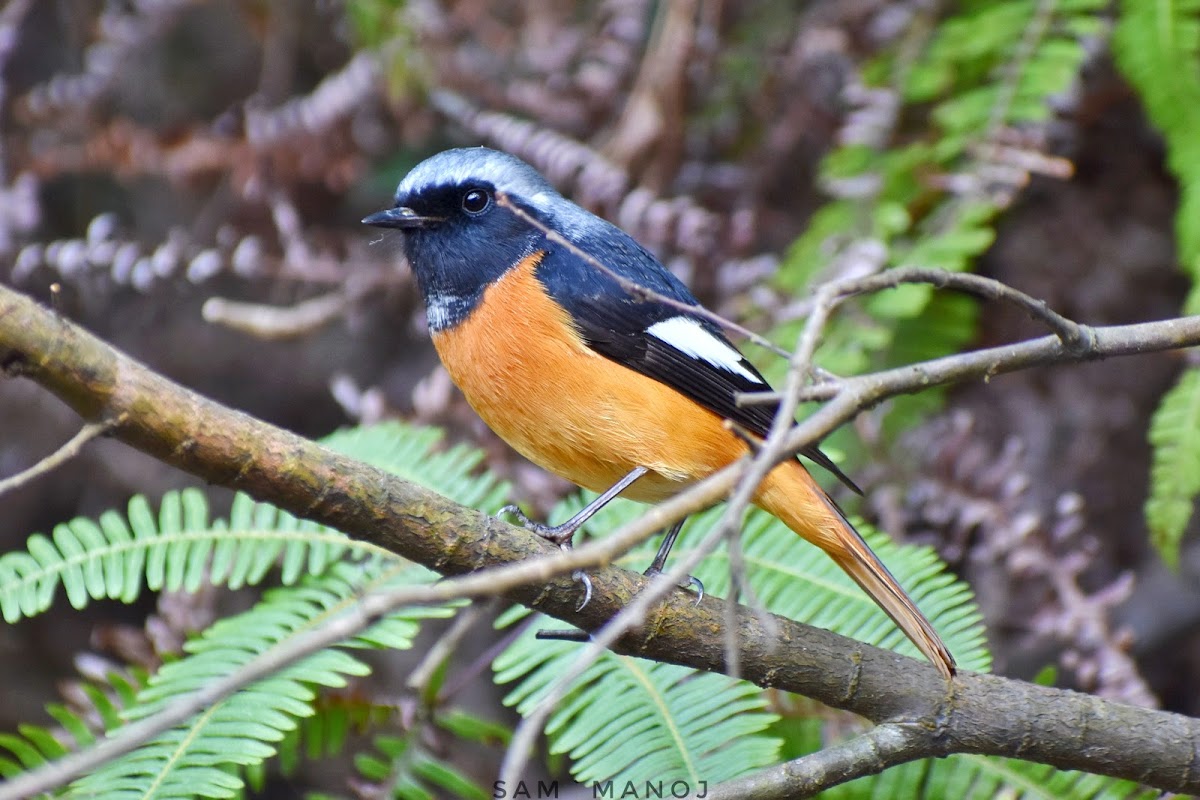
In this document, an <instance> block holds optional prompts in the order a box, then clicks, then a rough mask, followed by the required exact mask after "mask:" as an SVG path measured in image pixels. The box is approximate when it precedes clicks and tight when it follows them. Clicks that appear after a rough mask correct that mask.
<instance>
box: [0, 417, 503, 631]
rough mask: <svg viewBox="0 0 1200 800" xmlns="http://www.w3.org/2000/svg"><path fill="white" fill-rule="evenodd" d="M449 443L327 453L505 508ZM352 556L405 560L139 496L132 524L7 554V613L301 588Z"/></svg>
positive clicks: (172, 499) (402, 438) (283, 521)
mask: <svg viewBox="0 0 1200 800" xmlns="http://www.w3.org/2000/svg"><path fill="white" fill-rule="evenodd" d="M441 437H442V434H441V431H438V430H437V429H434V428H418V427H413V426H408V425H403V424H400V423H384V424H381V425H375V426H372V427H369V428H357V429H351V430H347V431H342V432H339V433H335V434H333V435H332V436H330V437H329V438H328V439H326V440H325V444H326V445H327V446H329V447H331V448H333V449H335V450H339V451H341V452H344V453H346V454H347V455H351V456H353V457H355V458H359V459H360V460H363V461H366V462H368V463H371V464H374V465H376V466H378V467H380V468H382V469H386V470H388V471H389V472H392V473H393V474H396V475H398V476H400V477H402V478H404V479H406V480H411V481H413V482H416V483H420V484H422V485H424V486H428V487H429V488H431V489H433V490H435V491H437V492H439V493H441V494H444V495H446V496H448V497H450V498H452V499H454V500H456V501H458V502H460V503H463V504H464V505H470V506H473V507H476V508H481V509H483V510H485V511H496V510H497V509H499V508H500V506H501V505H502V504H503V503H504V500H505V497H506V496H507V493H508V487H507V485H506V484H504V483H502V482H500V481H498V480H496V479H495V478H494V477H493V476H491V475H489V474H488V473H486V472H479V471H478V470H477V467H478V465H479V463H480V461H481V460H482V458H483V454H482V452H481V451H479V450H477V449H471V448H467V447H463V446H457V447H451V448H448V449H446V450H444V451H440V452H438V451H436V450H435V448H436V447H437V446H438V444H439V442H440V440H441ZM348 554H350V555H355V556H358V557H360V558H361V557H366V556H375V557H383V558H389V559H390V558H394V556H393V555H392V554H391V553H389V552H387V551H386V550H383V549H382V548H380V547H378V546H377V545H373V544H370V543H367V542H363V541H359V540H355V539H350V538H348V537H346V536H345V535H343V534H342V533H340V532H338V531H335V530H333V529H332V528H326V527H324V526H322V525H318V524H317V523H315V522H311V521H308V520H299V519H297V518H296V517H294V516H292V515H291V514H288V513H286V512H283V511H280V510H279V509H277V508H275V507H274V506H272V505H269V504H267V503H258V502H256V501H254V500H252V499H251V498H249V497H248V496H246V495H244V494H239V495H238V496H237V497H236V498H235V499H234V502H233V506H232V508H231V510H230V516H229V520H228V521H227V522H226V521H220V520H217V521H213V520H210V519H209V510H208V501H207V500H206V499H205V497H204V494H203V493H201V492H200V491H199V490H197V489H185V490H183V491H182V492H169V493H167V494H166V495H165V496H164V497H163V499H162V502H161V504H160V505H159V509H158V514H157V516H156V515H155V513H154V511H153V510H152V509H151V507H150V504H149V502H148V501H147V500H146V499H145V498H144V497H141V496H138V497H134V498H133V499H132V500H130V501H129V508H128V511H127V514H126V515H125V516H124V517H122V516H121V515H120V514H117V513H116V512H115V511H106V512H105V513H103V514H101V515H100V517H99V518H98V519H97V520H91V519H87V518H83V517H81V518H78V519H75V520H72V521H71V522H68V523H63V524H61V525H58V526H56V527H55V529H54V532H53V536H52V537H49V538H48V537H46V536H43V535H41V534H34V535H33V536H31V537H30V538H29V541H28V543H27V551H26V552H14V553H7V554H5V555H3V556H0V611H2V612H3V615H4V619H5V621H7V622H9V623H13V622H16V621H18V620H19V619H21V618H23V617H29V616H34V615H36V614H39V613H41V612H43V611H45V610H46V609H48V608H49V607H50V605H51V604H52V603H53V600H54V596H55V594H56V593H57V591H58V589H59V587H60V586H61V587H62V588H63V590H64V591H65V592H66V595H67V599H68V600H69V601H70V603H71V605H72V606H73V607H75V608H77V609H79V608H83V607H84V606H86V605H87V604H88V603H89V602H90V601H92V600H100V599H115V600H120V601H122V602H124V603H132V602H133V601H134V600H136V599H137V598H138V597H139V596H140V595H141V592H142V591H143V589H148V590H150V591H160V590H165V591H180V590H182V591H187V592H194V591H196V590H197V589H199V588H200V586H201V585H215V586H220V585H226V586H228V587H229V588H231V589H239V588H241V587H243V586H246V585H256V584H258V583H260V582H261V581H262V580H263V578H264V577H265V576H266V575H267V573H268V572H270V570H271V569H272V567H274V566H275V565H276V564H279V565H280V568H281V578H282V581H283V582H284V583H288V584H290V583H294V582H295V581H296V580H297V579H299V578H300V577H301V576H302V575H305V574H320V573H321V572H323V571H324V570H325V569H326V567H327V566H328V565H329V564H331V563H333V562H336V561H337V560H339V559H341V558H343V557H345V556H346V555H348Z"/></svg>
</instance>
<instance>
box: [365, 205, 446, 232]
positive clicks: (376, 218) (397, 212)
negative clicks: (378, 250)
mask: <svg viewBox="0 0 1200 800" xmlns="http://www.w3.org/2000/svg"><path fill="white" fill-rule="evenodd" d="M439 222H442V218H441V217H422V216H421V215H419V214H418V213H417V212H415V211H413V210H412V209H411V208H405V207H404V206H398V207H396V208H386V209H384V210H383V211H376V212H375V213H374V214H371V215H370V216H366V217H363V224H364V225H374V226H375V227H376V228H399V229H400V230H413V229H416V228H428V227H430V226H432V225H436V224H437V223H439Z"/></svg>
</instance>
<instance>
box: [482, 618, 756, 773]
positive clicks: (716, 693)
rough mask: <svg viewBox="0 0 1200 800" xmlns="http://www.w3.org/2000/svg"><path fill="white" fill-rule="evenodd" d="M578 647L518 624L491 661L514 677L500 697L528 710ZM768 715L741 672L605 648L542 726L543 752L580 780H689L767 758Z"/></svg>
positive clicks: (503, 679)
mask: <svg viewBox="0 0 1200 800" xmlns="http://www.w3.org/2000/svg"><path fill="white" fill-rule="evenodd" d="M578 652H579V646H578V645H572V644H570V643H567V642H553V641H540V640H537V639H535V638H534V634H533V628H530V629H529V630H527V631H526V632H525V633H524V634H522V635H521V636H520V637H519V638H518V639H517V641H515V642H514V643H513V644H512V645H511V646H510V647H509V648H508V649H507V650H505V651H504V653H503V654H501V655H500V657H499V658H497V659H496V661H495V662H494V663H493V669H494V670H495V674H496V681H497V682H498V683H510V682H512V681H519V683H518V684H517V685H516V686H515V687H514V688H513V689H512V691H511V692H510V693H509V694H508V696H507V697H505V699H504V702H505V704H506V705H513V706H516V708H517V710H518V711H520V712H521V713H522V714H527V713H529V712H530V710H532V708H533V707H534V706H535V705H536V704H537V702H538V700H539V699H540V698H541V697H542V696H543V695H544V694H545V692H546V690H547V689H548V688H549V686H550V685H551V684H552V683H553V682H554V680H555V679H556V678H557V677H558V675H559V674H561V673H562V671H563V670H564V669H566V668H567V666H568V665H569V664H570V663H571V662H572V661H574V659H575V658H576V656H577V655H578ZM774 720H775V717H774V716H773V715H772V714H770V713H768V711H767V703H766V699H765V696H764V695H763V694H762V692H761V690H759V689H758V688H757V687H755V686H753V685H751V684H748V683H746V682H744V681H734V680H730V679H729V678H726V677H724V676H722V675H712V674H707V673H696V672H694V671H693V670H689V669H686V668H683V667H676V666H673V665H670V664H657V663H652V662H647V661H642V660H639V659H635V658H630V657H628V656H619V655H616V654H615V653H612V652H606V653H604V654H603V655H602V656H601V657H600V659H599V660H597V661H596V663H595V664H593V665H592V666H591V667H589V668H588V670H587V671H586V672H585V673H584V675H583V677H582V678H581V679H580V681H579V685H578V687H577V688H576V689H575V690H574V692H573V693H572V694H571V695H570V696H569V697H568V699H567V700H566V701H565V702H564V703H562V704H561V705H560V706H559V708H557V709H556V710H555V711H554V713H553V715H552V716H551V718H550V720H549V723H548V724H547V726H546V733H547V734H548V735H549V737H550V750H551V752H552V753H565V754H567V755H568V756H570V757H571V759H572V766H571V772H572V774H573V775H574V776H575V778H576V779H577V780H579V781H581V782H590V781H603V780H608V779H610V778H614V777H616V776H620V777H621V779H622V780H625V779H630V780H633V781H635V782H636V781H638V780H639V779H640V778H653V779H654V780H663V781H670V780H675V779H679V780H686V781H691V782H692V785H698V783H699V781H702V780H706V781H709V782H712V783H715V782H718V781H721V780H728V779H730V778H734V777H737V776H738V775H741V774H743V773H745V772H749V771H752V770H754V769H756V768H759V767H763V766H766V765H768V764H772V763H775V761H777V760H778V753H779V741H778V740H777V739H775V738H773V737H770V736H766V735H763V731H764V730H766V728H767V727H768V726H769V725H770V724H771V723H772V722H773V721H774Z"/></svg>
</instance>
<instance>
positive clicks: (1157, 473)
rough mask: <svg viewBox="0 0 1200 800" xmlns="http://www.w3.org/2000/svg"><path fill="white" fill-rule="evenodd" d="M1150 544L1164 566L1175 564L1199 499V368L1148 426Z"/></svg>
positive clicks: (1186, 374) (1166, 400)
mask: <svg viewBox="0 0 1200 800" xmlns="http://www.w3.org/2000/svg"><path fill="white" fill-rule="evenodd" d="M1149 438H1150V445H1151V446H1152V447H1153V448H1154V463H1153V465H1152V466H1151V468H1150V496H1149V497H1148V498H1147V500H1146V524H1147V526H1149V528H1150V540H1151V541H1152V542H1153V543H1154V546H1155V547H1156V548H1158V552H1159V555H1161V556H1162V559H1163V560H1164V561H1166V562H1167V563H1168V564H1170V565H1172V566H1174V565H1176V564H1177V563H1178V562H1179V542H1180V540H1181V539H1182V538H1183V534H1184V531H1185V530H1186V529H1187V524H1188V521H1189V520H1190V519H1191V518H1192V510H1193V507H1194V506H1195V502H1196V495H1197V494H1200V369H1196V368H1192V369H1189V370H1187V371H1186V372H1184V373H1183V374H1182V375H1181V376H1180V378H1179V382H1178V383H1177V384H1175V386H1174V388H1172V389H1171V390H1170V391H1169V392H1167V393H1166V395H1164V396H1163V400H1162V404H1161V405H1160V406H1159V407H1158V410H1157V411H1156V412H1154V418H1153V419H1152V420H1151V421H1150V433H1149Z"/></svg>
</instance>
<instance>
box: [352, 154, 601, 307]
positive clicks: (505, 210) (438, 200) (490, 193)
mask: <svg viewBox="0 0 1200 800" xmlns="http://www.w3.org/2000/svg"><path fill="white" fill-rule="evenodd" d="M500 197H503V198H504V202H503V203H502V202H500V201H499V200H498V198H500ZM510 204H511V205H513V206H517V207H518V208H520V209H521V210H522V211H523V212H524V213H525V214H527V215H529V216H531V217H533V218H534V219H537V220H538V221H539V222H541V223H542V224H544V225H547V226H550V227H555V226H556V224H557V221H558V219H559V218H561V217H563V216H564V215H565V216H567V217H570V216H572V210H576V211H578V212H580V213H584V214H586V212H583V210H582V209H579V208H578V207H577V206H575V205H574V204H573V203H570V202H569V201H568V200H566V199H565V198H563V197H562V196H561V195H560V194H559V193H558V192H556V191H555V190H554V188H553V187H552V186H551V185H550V184H549V183H548V182H547V181H546V179H545V178H543V177H542V175H541V174H540V173H539V172H538V171H537V170H535V169H534V168H533V167H531V166H529V165H528V164H526V163H525V162H524V161H521V160H520V159H519V158H516V157H515V156H511V155H508V154H507V153H502V152H499V151H498V150H491V149H488V148H486V147H468V148H460V149H457V150H447V151H445V152H442V153H439V154H437V155H435V156H432V157H431V158H428V159H426V160H425V161H422V162H421V163H420V164H418V165H417V166H415V167H413V169H412V171H411V172H409V173H408V174H407V175H406V176H405V177H404V179H403V180H402V181H401V182H400V185H399V186H398V187H397V188H396V195H395V198H394V204H393V206H392V207H391V208H388V209H385V210H383V211H379V212H377V213H375V214H371V215H370V216H368V217H366V218H365V219H363V223H365V224H367V225H373V226H375V227H379V228H390V229H393V230H398V231H400V232H401V233H402V234H403V248H404V254H405V256H406V258H407V259H408V263H409V264H410V265H411V266H412V269H413V272H414V273H415V274H416V277H417V283H418V285H419V286H420V288H421V292H422V294H423V295H424V298H425V303H426V309H427V311H428V316H429V324H430V328H432V329H433V330H435V331H437V330H441V329H444V328H447V327H451V326H452V325H454V324H456V323H457V322H460V321H461V320H462V319H464V318H465V316H466V315H467V314H469V313H470V311H471V310H472V309H473V308H474V307H475V305H476V304H477V303H478V301H479V298H480V297H481V296H482V293H483V291H484V290H485V289H486V288H487V287H488V286H489V285H491V284H492V283H493V282H495V281H496V280H497V279H499V278H500V276H501V275H503V274H504V273H505V272H507V271H508V270H509V269H512V268H513V267H514V266H516V265H517V264H519V263H520V262H521V260H522V259H524V258H526V257H528V256H529V255H531V254H532V253H534V252H535V251H536V250H537V249H539V246H540V245H541V244H542V243H543V241H544V234H543V233H542V231H541V230H539V229H538V228H537V227H535V226H533V225H531V224H530V223H529V222H528V221H527V220H525V219H522V218H521V217H520V216H519V215H518V214H517V213H515V212H514V211H513V209H512V208H511V207H510ZM589 216H590V215H589Z"/></svg>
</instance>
